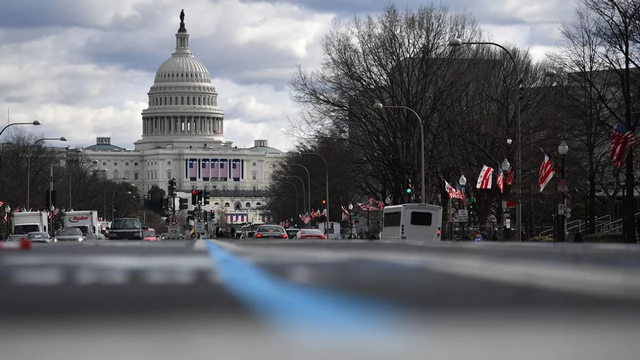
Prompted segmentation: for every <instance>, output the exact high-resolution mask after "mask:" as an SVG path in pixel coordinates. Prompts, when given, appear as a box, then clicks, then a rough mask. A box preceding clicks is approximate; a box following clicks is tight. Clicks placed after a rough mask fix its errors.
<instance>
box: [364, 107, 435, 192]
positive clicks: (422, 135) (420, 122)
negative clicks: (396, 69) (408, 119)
mask: <svg viewBox="0 0 640 360" xmlns="http://www.w3.org/2000/svg"><path fill="white" fill-rule="evenodd" d="M373 108H374V109H376V110H382V109H385V108H390V109H405V110H408V111H411V112H412V113H413V115H415V116H416V118H417V119H418V125H420V147H421V151H420V202H421V203H423V204H424V203H426V202H427V200H426V196H425V194H426V186H425V182H424V126H423V125H422V119H421V118H420V115H418V113H417V112H415V110H413V109H412V108H410V107H407V106H401V105H398V106H393V105H384V104H382V103H379V102H378V103H375V104H373Z"/></svg>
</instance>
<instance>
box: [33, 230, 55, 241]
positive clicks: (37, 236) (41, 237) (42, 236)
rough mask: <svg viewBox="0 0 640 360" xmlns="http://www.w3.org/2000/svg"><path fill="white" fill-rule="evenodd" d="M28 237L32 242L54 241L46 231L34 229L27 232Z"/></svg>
mask: <svg viewBox="0 0 640 360" xmlns="http://www.w3.org/2000/svg"><path fill="white" fill-rule="evenodd" d="M27 239H29V241H31V242H32V243H50V242H52V241H54V239H52V238H51V237H50V236H49V234H47V233H46V232H39V231H34V232H30V233H28V234H27Z"/></svg>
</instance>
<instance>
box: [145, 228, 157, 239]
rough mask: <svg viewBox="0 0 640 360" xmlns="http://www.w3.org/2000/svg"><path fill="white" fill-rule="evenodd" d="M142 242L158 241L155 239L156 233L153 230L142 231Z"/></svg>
mask: <svg viewBox="0 0 640 360" xmlns="http://www.w3.org/2000/svg"><path fill="white" fill-rule="evenodd" d="M142 240H144V241H158V238H157V237H156V231H155V230H154V229H144V230H142Z"/></svg>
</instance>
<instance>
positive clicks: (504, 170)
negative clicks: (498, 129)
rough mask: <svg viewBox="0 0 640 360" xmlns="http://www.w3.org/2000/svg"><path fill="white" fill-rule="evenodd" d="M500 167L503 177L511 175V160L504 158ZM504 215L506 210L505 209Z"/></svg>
mask: <svg viewBox="0 0 640 360" xmlns="http://www.w3.org/2000/svg"><path fill="white" fill-rule="evenodd" d="M509 140H510V139H507V143H508V144H510V142H509ZM500 167H501V168H502V176H503V177H504V174H508V173H509V170H511V164H510V163H509V160H507V158H504V160H502V164H500ZM502 181H503V182H504V179H503V180H502ZM503 186H504V185H503ZM507 208H508V207H507ZM503 215H504V209H503ZM506 233H507V232H506V231H505V234H506ZM508 238H509V239H511V234H509V237H508ZM506 239H507V237H506V236H505V239H504V240H506Z"/></svg>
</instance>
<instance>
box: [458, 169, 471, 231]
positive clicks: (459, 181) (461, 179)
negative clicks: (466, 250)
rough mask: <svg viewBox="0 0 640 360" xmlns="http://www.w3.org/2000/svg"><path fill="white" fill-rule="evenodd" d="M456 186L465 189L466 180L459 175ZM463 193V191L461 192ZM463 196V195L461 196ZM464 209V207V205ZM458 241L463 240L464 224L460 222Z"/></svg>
mask: <svg viewBox="0 0 640 360" xmlns="http://www.w3.org/2000/svg"><path fill="white" fill-rule="evenodd" d="M458 184H460V186H462V187H463V188H464V187H465V185H467V178H466V177H464V175H460V179H458ZM463 191H464V190H463ZM463 196H464V195H463ZM465 208H466V205H465ZM466 210H467V222H468V221H469V220H468V219H469V210H468V209H466ZM460 239H461V240H464V223H463V222H460Z"/></svg>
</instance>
